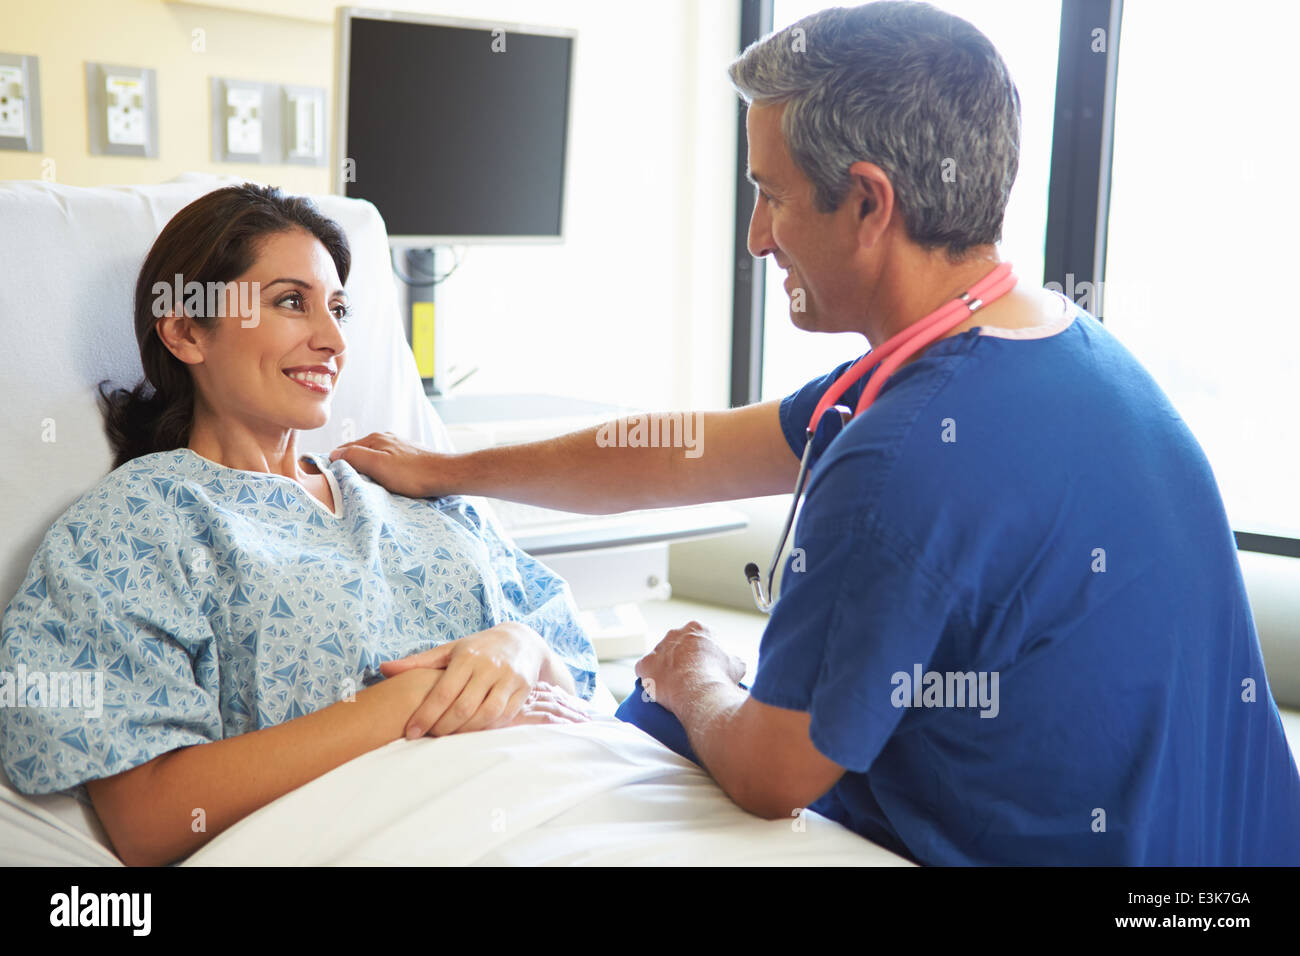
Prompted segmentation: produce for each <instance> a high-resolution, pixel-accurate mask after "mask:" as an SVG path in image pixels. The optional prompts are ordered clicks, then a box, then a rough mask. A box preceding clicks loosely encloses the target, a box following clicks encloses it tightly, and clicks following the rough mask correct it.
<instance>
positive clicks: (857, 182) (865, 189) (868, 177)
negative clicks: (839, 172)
mask: <svg viewBox="0 0 1300 956" xmlns="http://www.w3.org/2000/svg"><path fill="white" fill-rule="evenodd" d="M849 177H850V183H849V196H850V198H851V199H852V201H853V202H854V203H855V205H856V208H857V210H858V234H859V236H858V238H859V241H860V242H861V243H862V244H864V245H875V244H876V242H878V241H879V240H880V237H881V236H882V235H884V232H885V229H886V227H888V225H889V220H890V219H891V218H892V215H893V210H894V187H893V185H892V184H891V183H890V181H889V176H888V175H887V174H886V173H885V171H884V170H883V169H881V168H880V167H879V166H877V165H876V164H875V163H868V162H859V163H854V164H853V165H852V166H850V167H849Z"/></svg>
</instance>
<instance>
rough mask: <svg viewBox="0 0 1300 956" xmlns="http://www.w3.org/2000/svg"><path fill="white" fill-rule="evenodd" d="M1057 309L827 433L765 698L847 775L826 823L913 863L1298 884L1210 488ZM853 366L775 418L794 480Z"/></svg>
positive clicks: (933, 364)
mask: <svg viewBox="0 0 1300 956" xmlns="http://www.w3.org/2000/svg"><path fill="white" fill-rule="evenodd" d="M1062 304H1063V316H1062V318H1061V319H1060V320H1058V321H1057V322H1056V323H1055V324H1054V325H1049V326H1045V327H1042V328H1040V329H1039V330H1026V331H1024V332H1018V333H1017V332H1010V333H1009V332H1007V331H1006V330H997V329H972V330H970V331H967V332H965V333H962V334H960V335H956V336H953V337H951V338H948V339H943V340H941V341H939V342H937V343H936V344H934V345H933V346H931V347H930V348H929V349H928V350H927V351H926V352H925V354H924V355H923V356H922V357H921V358H919V359H917V360H916V361H914V362H912V363H911V364H909V365H907V366H904V367H903V368H901V369H900V370H899V371H897V372H895V373H894V375H893V376H892V377H891V378H890V379H889V380H888V381H887V383H886V384H885V386H884V388H883V389H882V390H881V393H880V395H879V397H878V398H877V400H876V402H875V404H874V405H873V406H872V407H871V408H870V409H869V410H868V411H866V412H865V413H864V414H862V415H860V416H858V417H857V418H855V419H853V420H852V421H851V422H850V424H849V425H847V426H846V427H844V428H843V429H842V430H840V429H839V425H838V419H837V417H836V416H835V415H833V414H832V415H830V416H829V419H832V420H833V421H831V422H830V424H828V425H824V426H823V431H819V434H818V438H817V440H816V442H815V444H814V456H815V457H814V462H815V464H814V466H813V470H812V473H811V478H810V481H809V488H808V494H807V500H806V502H805V504H804V506H803V510H802V512H801V515H800V518H799V521H798V525H797V527H796V530H795V536H794V540H793V549H794V550H792V552H791V556H790V558H789V559H788V560H787V561H786V564H785V568H784V573H783V576H782V580H781V588H782V590H781V596H780V600H779V601H778V602H777V605H776V607H775V609H774V610H773V613H772V617H771V620H770V621H769V623H768V627H767V629H766V631H765V633H764V635H763V642H762V646H761V651H760V656H759V664H758V671H757V676H756V678H755V681H754V686H753V689H752V694H753V697H754V698H755V699H756V700H758V701H760V702H762V703H764V704H770V705H773V706H777V707H784V708H789V709H794V710H800V711H806V712H809V713H810V714H811V725H810V733H811V737H812V742H813V744H814V745H815V746H816V747H817V749H818V750H819V751H821V753H823V754H824V755H825V756H827V757H828V758H829V759H831V760H833V761H835V762H836V763H838V764H840V765H841V766H843V767H845V768H846V770H847V772H846V773H845V775H844V776H843V777H842V778H841V780H840V781H839V783H837V784H836V786H835V787H834V788H833V789H832V790H831V791H830V792H828V793H827V794H826V795H825V796H823V797H822V798H821V799H820V800H818V801H817V802H816V803H814V804H813V809H815V810H817V811H819V812H821V813H823V814H825V815H827V816H830V817H832V818H833V819H836V820H839V821H840V822H842V823H844V824H845V825H846V826H848V827H850V828H852V829H853V830H855V831H857V832H858V833H861V834H862V835H864V836H866V837H869V838H870V839H872V840H874V841H876V842H877V843H880V844H881V845H883V846H885V847H888V848H890V849H893V850H895V851H896V852H899V853H902V854H904V855H905V856H908V857H909V858H911V859H913V860H916V861H918V862H922V863H932V864H973V863H1026V864H1030V863H1037V864H1054V863H1070V864H1283V863H1285V864H1297V863H1300V774H1298V773H1297V769H1296V763H1295V760H1294V759H1293V757H1292V754H1291V751H1290V749H1289V748H1288V746H1287V741H1286V738H1285V736H1284V734H1283V729H1282V723H1281V719H1280V717H1279V715H1278V711H1277V707H1276V705H1275V704H1274V702H1273V698H1272V695H1271V693H1270V691H1269V687H1268V680H1267V677H1266V676H1265V673H1264V663H1263V660H1262V658H1261V654H1260V647H1259V640H1258V638H1257V636H1256V633H1255V626H1254V621H1253V619H1252V617H1251V611H1250V606H1249V604H1248V602H1247V598H1246V591H1245V587H1244V584H1243V582H1242V576H1241V570H1240V567H1239V565H1238V562H1237V554H1236V546H1235V542H1234V540H1233V535H1232V531H1231V528H1230V526H1229V524H1228V520H1227V517H1226V515H1225V512H1224V507H1223V503H1222V499H1221V497H1220V495H1219V491H1218V487H1217V485H1216V484H1215V481H1214V476H1213V474H1212V473H1211V471H1210V466H1209V464H1208V462H1207V461H1206V458H1205V455H1204V453H1203V452H1202V451H1201V448H1200V446H1199V445H1198V444H1197V442H1196V439H1195V438H1193V436H1192V434H1191V432H1190V431H1189V430H1188V428H1187V426H1186V424H1185V423H1184V422H1183V420H1182V419H1181V418H1180V417H1179V416H1178V413H1177V412H1176V411H1175V410H1174V408H1173V406H1172V405H1171V404H1170V403H1169V400H1168V399H1167V398H1166V397H1165V395H1164V393H1163V392H1161V390H1160V388H1159V387H1158V386H1157V385H1156V383H1155V382H1154V381H1153V380H1152V378H1151V377H1150V375H1148V373H1147V372H1146V371H1145V370H1144V369H1143V368H1142V366H1141V365H1139V364H1138V362H1137V360H1136V359H1135V358H1134V357H1133V356H1132V355H1131V354H1130V353H1129V352H1128V351H1127V350H1126V349H1125V348H1124V347H1123V346H1122V345H1120V344H1119V342H1118V341H1116V339H1115V338H1114V337H1112V336H1111V335H1110V333H1108V332H1107V331H1106V330H1105V329H1104V328H1103V327H1102V326H1101V324H1100V323H1098V322H1097V320H1096V319H1095V318H1093V317H1092V316H1090V315H1088V314H1087V313H1086V312H1084V311H1083V310H1081V309H1078V308H1077V306H1075V305H1074V304H1073V303H1070V302H1068V300H1066V299H1064V297H1062ZM849 364H851V363H845V364H844V365H842V366H840V367H839V368H837V369H836V370H835V371H834V372H832V373H831V374H829V375H827V376H825V377H824V378H819V379H816V380H814V381H812V382H809V383H808V384H807V385H806V386H804V387H803V388H802V389H800V390H799V391H798V392H796V393H794V394H793V395H790V396H789V397H787V398H786V399H785V400H784V401H783V402H782V403H781V422H782V426H783V428H784V430H785V433H786V437H787V439H788V441H789V443H790V447H791V449H792V451H793V452H794V453H795V454H796V455H800V454H802V452H803V449H804V443H805V438H804V435H805V428H806V426H807V424H808V420H809V418H810V416H811V414H812V411H813V407H814V406H815V405H816V403H817V400H818V398H819V397H820V396H821V394H822V393H823V392H824V391H825V390H826V388H828V387H829V386H830V384H831V383H832V382H834V381H835V379H836V378H838V377H839V375H840V374H841V373H842V372H843V371H844V370H845V369H846V368H847V367H848V366H849ZM861 389H862V383H859V384H857V385H855V386H854V387H853V388H852V389H850V390H849V391H848V392H847V394H846V395H845V397H844V398H842V399H841V400H840V401H841V403H842V404H847V405H849V406H850V407H853V406H854V405H855V404H856V402H857V398H858V396H859V395H860V393H861ZM832 429H834V430H835V431H837V432H838V434H834V435H832V434H831V430H832Z"/></svg>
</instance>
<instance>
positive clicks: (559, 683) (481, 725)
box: [379, 621, 590, 740]
mask: <svg viewBox="0 0 1300 956" xmlns="http://www.w3.org/2000/svg"><path fill="white" fill-rule="evenodd" d="M415 667H424V668H431V669H434V670H436V671H440V672H441V673H440V675H439V676H438V678H437V679H436V680H435V681H434V682H433V687H432V689H431V690H430V691H429V693H428V695H427V696H426V697H425V698H424V700H423V702H422V703H421V704H420V705H419V706H418V707H417V708H416V709H415V711H414V712H413V713H412V714H411V717H410V719H409V720H408V721H407V724H406V737H407V739H410V740H414V739H415V738H417V737H422V736H424V735H426V734H427V735H430V736H434V737H443V736H446V735H448V734H455V733H469V732H471V731H475V730H493V729H496V728H499V727H511V726H516V725H519V724H542V723H578V722H580V721H585V720H589V719H590V717H589V715H588V713H587V709H586V705H585V703H584V702H583V701H582V700H581V699H580V698H578V697H577V696H576V695H574V694H573V693H571V692H570V691H571V689H572V686H573V682H572V678H571V677H569V675H568V673H567V671H565V670H564V668H563V664H561V663H559V662H558V661H557V660H555V659H554V656H553V655H552V653H551V651H550V649H549V648H548V647H547V645H546V642H545V641H544V640H543V639H542V637H541V635H539V634H538V633H537V632H536V631H534V630H533V629H532V628H530V627H528V626H527V625H525V624H520V623H518V622H516V621H507V622H505V623H502V624H498V625H497V626H495V627H490V628H488V629H487V630H485V631H479V632H478V633H476V634H470V635H468V636H467V637H462V638H460V639H459V640H455V641H448V642H447V643H445V644H440V645H439V646H438V647H434V648H431V649H430V650H427V651H422V652H420V653H419V654H412V655H411V656H410V657H404V658H401V659H400V660H396V661H385V662H383V663H382V664H380V665H379V670H380V672H381V673H382V674H383V675H384V676H385V677H392V676H394V675H396V674H400V673H403V672H404V671H408V670H410V669H412V668H415ZM565 683H567V684H568V687H567V688H566V687H565V686H563V684H565Z"/></svg>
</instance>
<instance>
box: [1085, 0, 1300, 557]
mask: <svg viewBox="0 0 1300 956" xmlns="http://www.w3.org/2000/svg"><path fill="white" fill-rule="evenodd" d="M1298 31H1300V6H1296V5H1290V4H1278V3H1275V2H1271V0H1239V2H1237V3H1234V4H1232V6H1231V7H1230V8H1225V7H1224V6H1223V5H1222V4H1221V3H1217V2H1211V0H1185V2H1183V3H1180V4H1178V5H1177V7H1176V8H1171V7H1170V6H1169V5H1166V4H1155V3H1147V4H1143V3H1130V4H1126V5H1125V7H1124V23H1123V36H1122V39H1121V44H1120V51H1119V76H1118V79H1117V83H1116V103H1115V139H1114V154H1113V163H1112V168H1111V192H1110V216H1109V228H1108V239H1107V249H1106V271H1105V282H1104V288H1103V290H1102V292H1103V308H1104V311H1105V320H1106V327H1107V328H1108V329H1110V330H1111V331H1112V332H1113V333H1114V334H1115V335H1116V336H1117V337H1118V338H1119V339H1120V341H1122V342H1123V343H1124V344H1125V346H1126V347H1127V348H1128V349H1129V350H1130V351H1132V352H1133V353H1134V355H1136V356H1137V358H1138V360H1139V361H1140V362H1141V363H1142V364H1143V365H1145V366H1146V368H1147V370H1148V371H1149V372H1151V374H1152V375H1153V376H1154V377H1155V379H1156V381H1157V382H1158V383H1159V384H1160V386H1161V388H1163V389H1164V391H1165V393H1166V394H1167V395H1168V396H1169V398H1170V400H1171V401H1172V402H1173V403H1174V406H1175V407H1176V408H1177V409H1178V411H1179V414H1181V415H1182V417H1183V419H1184V420H1185V421H1186V422H1187V424H1188V426H1189V427H1190V428H1191V430H1192V433H1193V434H1194V435H1195V436H1196V438H1197V440H1198V441H1199V442H1200V443H1201V447H1202V448H1204V449H1205V452H1206V455H1207V456H1208V457H1209V459H1210V464H1211V466H1212V467H1213V468H1214V472H1215V476H1216V478H1217V479H1218V482H1219V488H1220V490H1221V491H1222V493H1223V497H1224V502H1225V504H1226V506H1227V510H1228V517H1229V519H1230V520H1231V521H1232V525H1233V528H1234V529H1235V530H1237V531H1239V532H1249V533H1257V534H1271V535H1278V536H1282V537H1290V538H1297V537H1300V436H1298V435H1297V433H1296V425H1295V423H1296V410H1297V409H1298V408H1300V382H1298V381H1297V374H1296V373H1297V368H1300V360H1298V359H1297V356H1300V321H1297V319H1296V315H1295V308H1294V306H1292V305H1291V304H1290V300H1291V298H1292V291H1291V287H1290V279H1291V278H1292V272H1291V270H1292V269H1294V268H1295V266H1294V258H1295V224H1296V223H1297V222H1300V196H1298V195H1297V193H1296V191H1295V186H1294V181H1293V180H1292V178H1291V175H1290V163H1291V161H1292V159H1293V157H1295V156H1296V155H1300V132H1298V131H1297V128H1296V125H1295V122H1294V119H1293V115H1294V111H1295V106H1294V102H1293V100H1294V90H1295V88H1296V80H1297V67H1296V58H1295V52H1294V50H1293V49H1292V47H1293V45H1294V37H1295V36H1296V34H1297V32H1298Z"/></svg>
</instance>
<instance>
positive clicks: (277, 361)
mask: <svg viewBox="0 0 1300 956" xmlns="http://www.w3.org/2000/svg"><path fill="white" fill-rule="evenodd" d="M235 281H236V283H237V284H238V286H237V287H238V296H237V297H236V296H234V295H231V297H230V300H231V301H232V303H239V307H238V308H235V307H230V308H228V309H227V314H226V315H225V316H223V317H222V318H220V319H218V320H217V324H216V326H215V327H214V328H213V329H212V330H211V331H209V332H206V333H204V332H200V333H198V335H197V340H198V347H199V350H200V351H201V352H202V357H203V358H202V362H200V363H198V364H193V365H192V366H191V369H192V371H193V373H194V377H195V385H196V387H197V390H198V401H199V402H201V403H203V404H205V405H206V406H207V408H208V410H210V411H211V412H212V413H213V414H214V415H215V417H216V418H217V419H218V420H226V421H230V422H232V423H233V422H236V421H237V422H240V423H242V424H244V425H245V426H247V427H249V428H250V429H251V430H253V431H257V432H263V433H273V432H282V431H284V430H286V429H295V430H308V429H312V428H319V427H320V426H321V425H324V424H325V423H326V422H327V421H328V420H329V410H330V400H331V398H332V397H333V394H334V388H335V386H336V385H337V384H338V377H339V373H340V372H342V370H343V361H344V358H345V356H344V349H345V348H346V347H347V343H346V342H345V340H344V338H343V332H342V330H341V329H340V325H341V324H342V322H343V320H344V317H345V316H346V314H347V311H348V305H347V294H346V293H345V292H344V291H343V284H342V283H341V282H339V277H338V270H337V269H335V267H334V260H333V259H332V258H330V254H329V253H328V252H327V251H326V249H325V247H324V245H322V244H321V242H320V241H319V240H318V239H317V238H316V237H315V236H313V235H312V234H311V233H309V232H306V231H305V230H301V229H294V230H291V231H289V232H281V233H274V234H272V235H268V236H265V237H263V238H262V240H261V241H260V248H259V255H258V258H257V261H256V262H255V263H254V265H253V267H252V268H251V269H249V270H248V271H247V272H246V273H244V274H243V275H242V276H240V277H239V278H238V279H237V280H235ZM245 283H246V284H247V285H245ZM253 303H256V305H255V306H254V305H253ZM250 306H252V307H251V308H250Z"/></svg>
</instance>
